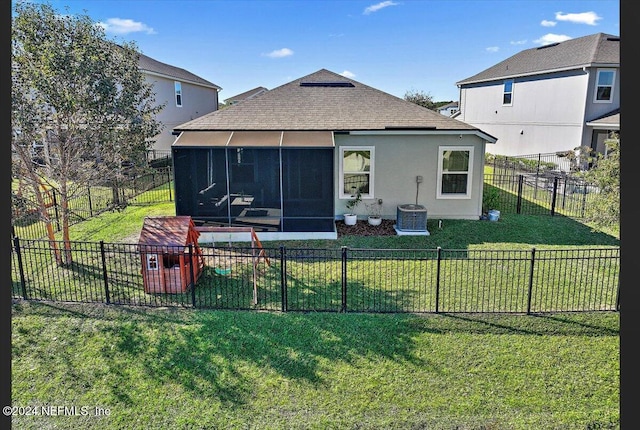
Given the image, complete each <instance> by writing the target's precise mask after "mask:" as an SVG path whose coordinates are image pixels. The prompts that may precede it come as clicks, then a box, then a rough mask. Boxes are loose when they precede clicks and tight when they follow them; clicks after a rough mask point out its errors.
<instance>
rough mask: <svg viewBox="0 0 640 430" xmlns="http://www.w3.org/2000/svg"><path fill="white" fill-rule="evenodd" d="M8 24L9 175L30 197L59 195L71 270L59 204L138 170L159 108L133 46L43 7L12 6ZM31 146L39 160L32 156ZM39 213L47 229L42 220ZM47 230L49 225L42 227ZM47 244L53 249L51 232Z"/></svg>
mask: <svg viewBox="0 0 640 430" xmlns="http://www.w3.org/2000/svg"><path fill="white" fill-rule="evenodd" d="M14 11H15V13H14V17H13V19H12V52H11V59H12V69H11V71H12V112H11V121H12V141H11V147H12V152H13V154H15V157H14V160H13V161H14V164H15V165H14V166H13V173H14V176H17V177H20V178H21V179H23V180H25V182H26V183H28V184H30V185H31V188H32V189H33V191H34V194H35V195H36V197H37V199H38V202H39V204H41V205H42V204H43V202H44V200H43V199H41V198H39V197H38V195H39V193H40V197H42V196H41V189H42V188H43V187H45V186H46V187H48V188H52V189H54V190H55V191H56V194H57V195H58V196H59V200H60V208H61V217H62V239H63V241H64V244H65V245H64V246H65V252H64V253H63V255H62V256H60V255H59V254H58V253H57V252H56V258H57V260H58V264H69V263H71V261H72V257H71V251H70V240H69V224H70V222H69V221H70V215H71V212H70V210H69V201H70V199H71V198H72V197H73V196H74V195H76V194H78V193H79V192H80V190H81V189H84V188H85V187H86V186H88V185H96V184H108V183H113V182H115V181H118V180H122V179H124V178H125V177H126V174H127V171H126V170H127V168H129V166H142V165H144V164H145V162H146V152H147V150H148V149H149V148H150V147H151V145H152V144H153V140H152V138H153V136H155V135H157V134H158V133H159V132H160V127H161V124H160V123H159V122H158V121H157V120H156V119H155V117H156V114H157V113H158V112H159V111H160V110H161V109H162V108H163V107H164V106H162V105H155V94H154V92H153V87H152V85H151V84H150V83H148V82H146V80H145V78H144V76H143V75H142V73H141V71H140V70H139V68H138V55H139V54H138V51H137V49H136V47H135V45H134V44H132V43H131V44H129V43H123V44H116V43H115V42H112V41H109V40H107V39H106V37H105V34H104V30H103V29H102V28H101V27H100V26H98V25H97V24H95V23H94V22H92V20H91V19H90V18H89V17H88V16H87V15H77V16H73V15H71V14H69V13H68V10H67V14H65V15H61V14H58V13H56V11H55V10H54V9H53V8H52V7H51V6H50V5H48V4H32V3H27V2H19V3H16V4H15V10H14ZM34 144H38V145H39V146H40V147H41V148H42V154H39V156H38V157H34V156H33V151H32V150H33V148H34ZM40 213H41V215H42V217H43V219H44V220H45V222H48V221H49V220H48V216H47V215H46V213H47V211H46V208H45V207H44V206H41V210H40ZM49 227H50V226H49ZM48 231H49V239H50V241H51V243H52V244H54V245H53V246H54V248H55V242H54V240H55V236H54V234H53V229H51V228H49V229H48Z"/></svg>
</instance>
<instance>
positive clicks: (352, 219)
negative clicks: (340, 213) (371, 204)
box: [344, 189, 362, 225]
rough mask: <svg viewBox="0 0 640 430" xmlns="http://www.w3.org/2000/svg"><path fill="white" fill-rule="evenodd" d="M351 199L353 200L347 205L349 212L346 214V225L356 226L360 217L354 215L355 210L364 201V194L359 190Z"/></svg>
mask: <svg viewBox="0 0 640 430" xmlns="http://www.w3.org/2000/svg"><path fill="white" fill-rule="evenodd" d="M351 197H352V198H351V200H349V201H348V202H347V205H346V206H347V210H348V211H349V212H347V213H346V214H344V223H345V224H346V225H355V224H356V221H357V220H358V216H357V215H356V214H355V213H354V210H355V208H356V207H358V205H359V204H360V202H361V201H362V193H361V192H360V189H358V190H357V191H356V192H355V194H353V195H352V196H351Z"/></svg>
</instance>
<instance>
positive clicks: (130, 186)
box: [11, 167, 173, 239]
mask: <svg viewBox="0 0 640 430" xmlns="http://www.w3.org/2000/svg"><path fill="white" fill-rule="evenodd" d="M172 181H173V173H172V168H171V167H160V168H157V169H154V170H153V171H152V172H150V173H147V174H144V175H140V176H137V177H133V178H130V179H129V180H127V181H121V182H119V183H114V184H112V185H110V186H102V187H98V186H94V187H84V188H83V189H82V190H80V191H79V192H76V193H75V196H74V197H73V198H71V199H69V215H70V217H69V219H70V224H71V225H73V224H77V223H79V222H82V221H85V220H87V219H89V218H92V217H94V216H96V215H99V214H101V213H103V212H105V211H108V210H113V209H116V208H119V207H123V206H126V205H144V204H151V203H159V202H166V201H172V200H173V190H172V186H171V184H172ZM44 197H45V203H46V206H47V213H48V216H49V219H51V221H52V224H53V226H54V229H55V230H56V231H60V230H61V225H62V224H61V222H62V208H61V206H60V197H59V196H58V193H57V192H56V190H55V189H51V190H49V191H48V192H45V193H44ZM11 211H12V217H11V220H12V222H11V227H12V230H11V231H12V237H15V236H20V237H28V238H33V239H39V238H43V237H46V235H47V232H46V224H45V223H44V222H43V220H42V218H41V216H40V213H39V208H38V205H37V203H36V202H34V201H32V200H30V199H25V198H21V199H17V198H15V196H14V199H13V201H12V206H11Z"/></svg>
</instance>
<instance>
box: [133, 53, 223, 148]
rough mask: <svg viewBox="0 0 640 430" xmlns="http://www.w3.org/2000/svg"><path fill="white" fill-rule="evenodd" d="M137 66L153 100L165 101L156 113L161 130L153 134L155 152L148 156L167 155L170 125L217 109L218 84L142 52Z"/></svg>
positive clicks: (169, 145) (172, 125)
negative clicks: (152, 94) (150, 90)
mask: <svg viewBox="0 0 640 430" xmlns="http://www.w3.org/2000/svg"><path fill="white" fill-rule="evenodd" d="M139 68H140V70H141V71H142V73H143V74H144V75H145V78H146V80H147V82H150V83H151V84H152V85H153V87H154V91H155V94H156V103H157V104H162V103H166V104H165V107H164V109H162V111H160V113H158V115H157V117H156V118H157V120H158V121H160V122H162V124H163V130H162V132H161V133H160V134H159V135H157V136H156V137H155V144H154V146H153V149H154V150H155V153H152V155H151V157H152V158H156V157H159V156H167V155H169V154H170V151H171V144H172V143H173V141H174V140H175V136H174V135H172V134H171V132H172V130H173V128H174V127H175V126H177V125H178V124H182V123H183V122H185V121H189V120H192V119H194V118H197V117H199V116H202V115H205V114H207V113H210V112H213V111H215V110H217V109H218V92H219V91H220V90H221V89H222V88H220V87H219V86H217V85H216V84H213V83H211V82H209V81H207V80H206V79H203V78H201V77H199V76H197V75H194V74H193V73H191V72H189V71H187V70H184V69H181V68H179V67H175V66H170V65H169V64H165V63H161V62H160V61H157V60H154V59H153V58H151V57H148V56H146V55H144V54H140V60H139ZM154 155H155V156H156V157H154Z"/></svg>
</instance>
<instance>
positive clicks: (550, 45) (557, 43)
mask: <svg viewBox="0 0 640 430" xmlns="http://www.w3.org/2000/svg"><path fill="white" fill-rule="evenodd" d="M558 45H560V42H556V43H550V44H548V45H544V46H540V47H538V48H537V49H545V48H551V47H552V46H558Z"/></svg>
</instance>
